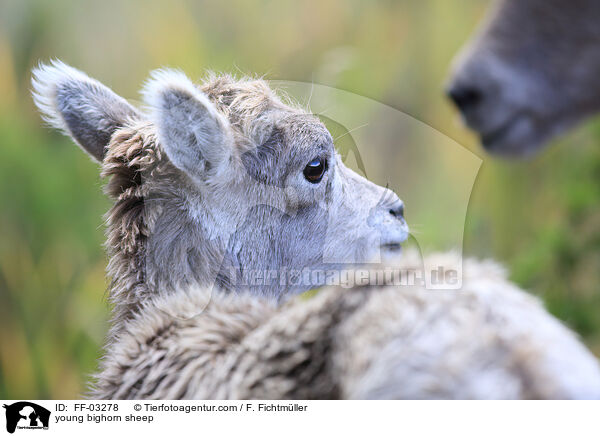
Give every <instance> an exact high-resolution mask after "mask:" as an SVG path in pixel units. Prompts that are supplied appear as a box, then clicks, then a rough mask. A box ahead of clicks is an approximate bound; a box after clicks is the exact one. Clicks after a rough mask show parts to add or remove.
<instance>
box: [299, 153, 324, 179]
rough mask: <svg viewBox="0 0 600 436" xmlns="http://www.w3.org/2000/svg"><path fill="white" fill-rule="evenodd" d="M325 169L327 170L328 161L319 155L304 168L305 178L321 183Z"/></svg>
mask: <svg viewBox="0 0 600 436" xmlns="http://www.w3.org/2000/svg"><path fill="white" fill-rule="evenodd" d="M325 171H327V161H326V160H325V159H323V158H320V157H317V158H315V159H313V160H311V161H310V162H309V163H308V165H306V167H305V168H304V178H305V179H306V180H308V181H309V182H310V183H319V182H320V181H321V179H322V178H323V174H325Z"/></svg>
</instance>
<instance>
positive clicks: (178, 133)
mask: <svg viewBox="0 0 600 436" xmlns="http://www.w3.org/2000/svg"><path fill="white" fill-rule="evenodd" d="M142 93H143V95H144V100H145V102H146V104H147V105H148V106H150V110H151V116H152V121H153V122H154V124H155V125H156V127H157V132H158V140H159V142H160V144H161V146H162V148H163V149H164V150H165V152H166V154H167V155H168V156H169V159H170V160H171V162H172V163H173V164H174V165H175V166H176V167H177V168H179V169H180V170H182V171H184V172H185V173H187V174H188V175H189V176H190V177H192V178H193V179H195V180H196V181H198V182H203V181H206V180H207V179H208V178H209V177H211V176H214V175H215V174H216V173H218V172H219V171H220V170H222V169H223V168H225V167H226V165H225V163H226V162H228V161H229V157H230V155H231V153H232V150H233V147H232V144H233V140H232V135H231V129H230V125H229V121H228V120H227V119H226V118H225V117H224V116H223V115H221V114H220V113H219V112H218V111H217V109H216V107H215V106H214V105H213V104H212V103H211V102H210V101H209V100H208V98H207V97H206V96H205V95H204V94H203V93H202V92H200V91H199V90H198V89H197V88H196V86H195V85H194V84H193V83H192V82H191V81H190V79H188V78H187V76H186V75H185V74H183V73H182V72H180V71H174V70H158V71H154V72H153V73H152V74H151V77H150V80H149V81H148V82H147V83H146V86H145V87H144V89H143V91H142Z"/></svg>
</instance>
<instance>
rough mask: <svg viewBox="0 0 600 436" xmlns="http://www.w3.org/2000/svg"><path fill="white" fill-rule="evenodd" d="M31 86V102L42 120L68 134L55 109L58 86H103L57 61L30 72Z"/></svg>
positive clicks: (62, 120)
mask: <svg viewBox="0 0 600 436" xmlns="http://www.w3.org/2000/svg"><path fill="white" fill-rule="evenodd" d="M32 76H33V77H32V80H31V85H32V87H33V101H34V102H35V105H36V106H37V107H38V109H39V110H40V112H41V113H42V118H43V119H44V121H46V122H47V123H48V124H49V125H50V126H52V127H54V128H56V129H59V130H61V131H63V132H65V133H68V127H67V125H66V123H65V120H64V118H63V117H62V115H61V113H60V111H59V110H58V108H57V102H56V92H57V89H58V86H59V85H60V84H62V83H65V82H70V81H75V82H88V83H91V84H94V85H97V86H104V85H102V84H101V83H100V82H98V81H97V80H94V79H92V78H90V77H89V76H87V75H86V74H85V73H83V72H81V71H79V70H77V69H75V68H73V67H71V66H69V65H67V64H65V63H63V62H62V61H60V60H58V59H54V60H51V61H50V64H42V63H40V64H39V65H38V66H37V67H36V68H34V69H33V72H32Z"/></svg>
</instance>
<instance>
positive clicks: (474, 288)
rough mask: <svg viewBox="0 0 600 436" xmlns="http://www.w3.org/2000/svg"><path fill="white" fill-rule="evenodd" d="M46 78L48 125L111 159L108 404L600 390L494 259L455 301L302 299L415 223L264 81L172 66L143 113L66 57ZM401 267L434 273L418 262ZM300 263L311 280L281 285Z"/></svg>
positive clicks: (352, 294) (338, 294)
mask: <svg viewBox="0 0 600 436" xmlns="http://www.w3.org/2000/svg"><path fill="white" fill-rule="evenodd" d="M33 86H34V97H35V101H36V103H37V105H38V107H39V108H40V110H41V111H42V113H43V114H44V117H45V119H46V120H47V121H49V122H50V123H51V124H52V125H53V126H55V127H58V128H60V129H61V130H63V131H64V132H66V133H68V134H69V135H70V136H71V137H72V138H73V139H74V140H75V142H77V143H78V144H79V145H80V146H81V147H82V148H83V149H84V150H86V151H87V152H88V153H90V154H91V155H92V156H93V157H94V158H95V159H97V160H98V161H100V162H101V163H102V174H103V175H104V176H105V177H107V178H109V181H108V184H107V188H106V190H107V193H108V194H109V195H110V196H111V198H112V199H113V200H114V202H115V204H114V206H113V207H112V209H111V211H110V212H109V214H108V215H107V221H108V242H107V249H108V251H109V255H110V260H109V265H108V274H109V276H110V278H111V280H112V282H111V285H110V293H111V300H112V302H113V304H114V306H115V314H114V317H113V320H112V329H111V333H110V335H109V340H108V343H107V347H106V353H105V357H104V359H103V360H102V363H101V370H100V373H99V374H98V376H97V383H96V386H95V388H94V390H93V392H92V396H93V397H94V398H259V397H260V398H589V397H599V396H600V370H599V368H598V364H597V362H596V360H595V358H594V357H593V356H592V355H591V354H590V353H589V352H588V351H587V350H586V349H585V348H584V347H583V346H582V345H581V344H580V343H579V341H578V340H577V339H576V338H575V336H574V335H573V334H572V333H571V332H570V331H569V330H568V329H566V328H565V327H563V326H562V325H561V324H560V323H559V322H558V321H556V320H555V319H553V318H552V317H551V316H550V315H548V314H547V313H546V312H545V311H544V310H543V309H542V308H541V306H540V305H539V304H538V302H537V301H536V300H535V299H533V298H532V297H530V296H528V295H527V294H525V293H524V292H522V291H520V290H518V289H517V288H515V287H514V286H512V285H511V284H510V283H508V282H507V281H506V280H505V278H504V276H503V275H502V274H501V273H500V272H498V270H497V268H496V267H495V266H494V265H491V264H485V263H476V262H472V261H467V262H465V265H464V268H463V274H464V279H463V283H464V286H463V289H462V290H461V291H458V292H450V291H436V292H428V291H426V290H425V289H424V288H423V286H421V285H419V284H418V283H416V284H413V285H410V286H404V287H398V286H393V284H394V283H391V282H390V280H391V279H390V278H389V277H388V278H385V281H384V283H379V284H378V285H368V284H364V285H358V286H354V287H353V288H351V289H343V288H342V287H326V288H324V289H322V290H321V291H320V292H319V293H318V294H317V295H316V296H315V297H313V298H311V299H308V300H305V299H301V298H299V297H293V294H295V293H298V292H301V291H303V290H306V289H308V288H312V287H317V286H321V285H324V284H325V282H326V280H325V277H326V276H324V275H322V274H310V273H311V272H315V271H316V272H318V271H319V270H327V271H341V270H342V269H344V268H346V267H348V265H356V264H360V263H363V262H366V261H368V260H369V259H370V258H372V257H373V256H376V255H377V254H378V252H379V251H380V250H381V251H382V253H383V254H384V257H386V256H385V255H386V254H389V253H391V252H394V251H397V249H398V246H399V244H400V243H402V242H403V241H404V240H405V238H406V236H407V227H406V223H405V222H404V219H403V205H402V202H401V201H400V200H399V199H398V197H397V196H395V194H393V193H391V192H389V191H387V190H385V189H384V188H382V187H379V186H376V185H374V184H372V183H370V182H368V181H367V180H365V179H364V178H362V177H360V176H358V175H357V174H355V173H353V172H352V171H350V170H349V169H347V168H346V167H345V166H344V164H343V163H342V162H341V161H340V159H339V157H338V156H337V155H336V154H335V151H334V150H333V144H332V139H331V136H330V135H329V133H328V132H327V130H326V129H325V127H324V126H323V125H322V124H321V123H320V122H319V121H318V120H317V119H316V118H315V117H313V116H311V115H309V114H306V113H304V112H303V111H301V110H299V109H296V108H293V107H291V106H289V105H286V104H284V103H283V102H282V101H281V100H280V99H278V98H277V97H276V96H275V94H274V93H273V92H272V91H271V90H270V89H269V88H268V87H267V85H266V84H265V83H264V82H262V81H260V80H250V79H243V80H241V81H236V80H234V79H232V78H230V77H212V78H210V79H208V80H207V81H206V82H205V83H204V84H202V85H201V86H200V87H196V86H195V85H193V84H192V83H191V82H190V81H189V80H188V79H187V78H186V77H185V76H184V75H183V74H182V73H178V72H172V71H159V72H156V73H154V74H153V75H152V77H151V79H150V81H149V82H148V84H147V85H146V87H145V90H144V96H145V101H146V103H147V105H148V107H149V109H148V111H147V112H141V111H139V110H137V109H135V108H134V107H133V106H131V105H129V104H128V103H127V102H126V101H125V100H123V99H122V98H121V97H118V96H117V95H116V94H114V93H113V92H112V91H110V90H109V89H108V88H106V87H105V86H103V85H101V84H100V83H99V82H97V81H95V80H93V79H90V78H88V77H87V76H86V75H84V74H83V73H81V72H79V71H77V70H74V69H73V68H70V67H68V66H66V65H64V64H62V63H60V62H54V63H52V64H51V65H42V66H40V67H39V68H38V69H36V70H35V71H34V80H33ZM459 262H460V258H458V259H457V258H456V256H451V255H447V256H441V257H440V258H439V259H438V260H435V259H434V260H430V261H429V262H427V264H428V265H432V264H436V265H442V266H448V267H449V268H454V267H456V265H457V264H458V263H459ZM389 265H390V266H392V267H393V268H395V269H396V270H398V269H399V268H401V269H406V268H408V269H415V268H417V269H419V268H420V263H419V262H418V261H417V260H416V259H415V258H414V255H413V254H410V253H408V254H407V255H405V256H404V258H403V260H400V261H398V260H395V261H394V262H393V263H390V264H389ZM292 269H293V270H295V271H308V272H309V274H308V276H309V277H310V279H309V280H295V279H297V277H295V279H294V280H287V277H285V276H283V275H281V272H282V271H289V270H292ZM257 271H262V272H265V271H267V272H268V273H269V274H267V275H266V276H262V280H261V281H259V282H257V281H254V280H252V279H253V275H252V274H253V273H256V272H257ZM271 273H275V275H274V276H271ZM303 277H306V275H303ZM378 277H379V276H378ZM384 277H385V276H384ZM282 278H283V280H282ZM213 285H214V286H213ZM284 300H285V301H284Z"/></svg>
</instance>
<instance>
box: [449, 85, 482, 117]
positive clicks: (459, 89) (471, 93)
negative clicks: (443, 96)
mask: <svg viewBox="0 0 600 436" xmlns="http://www.w3.org/2000/svg"><path fill="white" fill-rule="evenodd" d="M448 97H450V99H452V101H453V102H454V104H456V106H457V107H458V108H459V109H460V110H461V111H463V112H465V111H467V110H469V109H471V108H473V107H475V106H477V105H478V104H479V102H480V101H481V100H482V98H483V94H482V93H481V91H480V90H479V89H477V88H474V87H468V86H453V87H452V88H450V89H449V90H448Z"/></svg>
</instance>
